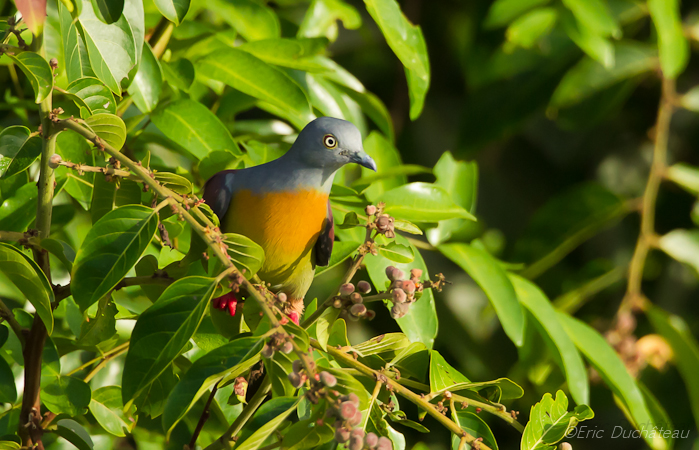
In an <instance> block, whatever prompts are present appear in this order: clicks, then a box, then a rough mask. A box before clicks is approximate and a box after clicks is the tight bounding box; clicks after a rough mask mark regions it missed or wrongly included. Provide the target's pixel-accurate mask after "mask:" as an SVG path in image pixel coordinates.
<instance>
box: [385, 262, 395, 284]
mask: <svg viewBox="0 0 699 450" xmlns="http://www.w3.org/2000/svg"><path fill="white" fill-rule="evenodd" d="M394 270H396V268H395V267H393V266H388V267H386V276H387V277H388V279H389V280H391V281H393V278H392V277H393V271H394Z"/></svg>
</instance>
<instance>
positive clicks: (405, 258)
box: [379, 241, 415, 264]
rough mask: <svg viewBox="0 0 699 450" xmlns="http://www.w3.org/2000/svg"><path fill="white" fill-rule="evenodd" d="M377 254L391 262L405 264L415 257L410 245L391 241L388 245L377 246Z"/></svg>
mask: <svg viewBox="0 0 699 450" xmlns="http://www.w3.org/2000/svg"><path fill="white" fill-rule="evenodd" d="M379 254H381V256H383V257H384V258H386V259H389V260H391V261H393V262H398V263H403V264H407V263H410V262H412V261H413V260H414V259H415V254H414V253H413V249H412V247H407V246H405V245H401V244H399V243H397V242H395V241H392V242H391V243H389V244H388V245H384V246H380V247H379Z"/></svg>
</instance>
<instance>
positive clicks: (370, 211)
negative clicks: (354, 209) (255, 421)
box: [364, 205, 376, 216]
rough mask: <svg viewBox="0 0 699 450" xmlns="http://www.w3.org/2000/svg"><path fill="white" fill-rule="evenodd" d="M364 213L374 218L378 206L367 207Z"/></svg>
mask: <svg viewBox="0 0 699 450" xmlns="http://www.w3.org/2000/svg"><path fill="white" fill-rule="evenodd" d="M364 212H365V213H366V215H367V216H373V215H374V214H376V206H374V205H367V207H366V208H364Z"/></svg>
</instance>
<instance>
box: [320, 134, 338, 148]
mask: <svg viewBox="0 0 699 450" xmlns="http://www.w3.org/2000/svg"><path fill="white" fill-rule="evenodd" d="M323 145H325V146H326V147H328V148H335V147H337V138H336V137H335V136H333V135H332V134H326V135H325V136H323Z"/></svg>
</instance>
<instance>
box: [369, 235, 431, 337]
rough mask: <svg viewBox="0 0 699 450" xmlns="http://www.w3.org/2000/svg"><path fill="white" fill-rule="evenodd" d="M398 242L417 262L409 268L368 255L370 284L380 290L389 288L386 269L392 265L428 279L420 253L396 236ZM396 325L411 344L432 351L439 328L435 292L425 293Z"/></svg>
mask: <svg viewBox="0 0 699 450" xmlns="http://www.w3.org/2000/svg"><path fill="white" fill-rule="evenodd" d="M396 242H398V243H399V244H402V245H406V246H410V247H412V249H413V253H414V255H415V260H414V261H413V262H411V263H407V264H404V263H394V262H391V261H389V260H387V259H386V258H384V257H383V256H381V255H378V256H374V255H371V254H369V255H366V257H365V258H364V263H365V264H366V268H367V271H368V273H369V277H370V278H371V282H372V283H373V284H374V286H376V287H377V289H383V287H384V286H387V283H388V278H387V277H386V267H388V266H390V265H393V266H395V267H397V268H399V269H400V270H402V271H403V272H404V273H410V270H411V269H413V268H417V269H421V270H422V271H423V275H422V277H423V280H424V279H428V278H429V272H428V270H427V266H426V265H425V261H424V260H423V259H422V255H420V252H419V251H418V250H417V249H416V248H415V247H414V246H412V244H410V243H409V242H408V241H407V239H405V238H404V237H403V236H400V235H398V236H396ZM379 243H381V242H379ZM396 322H398V325H399V326H400V329H401V330H402V331H403V332H404V333H405V335H406V336H408V338H409V339H410V341H411V342H422V343H424V344H425V345H426V346H427V347H429V348H432V345H434V338H435V336H436V335H437V328H438V324H437V312H436V310H435V302H434V294H433V293H432V290H431V289H426V290H425V291H423V293H422V296H421V297H420V299H419V300H418V301H417V302H415V303H412V304H411V305H410V310H409V311H408V313H407V314H406V315H405V316H403V317H401V318H400V319H397V320H396Z"/></svg>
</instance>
